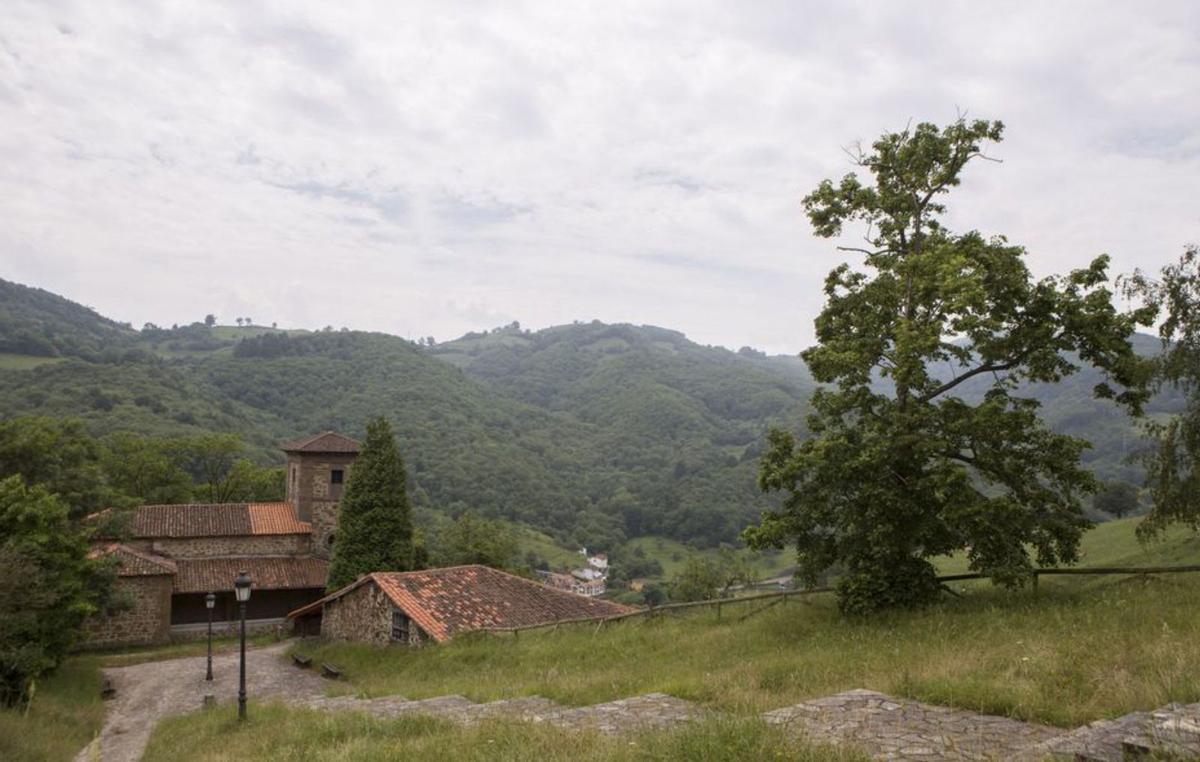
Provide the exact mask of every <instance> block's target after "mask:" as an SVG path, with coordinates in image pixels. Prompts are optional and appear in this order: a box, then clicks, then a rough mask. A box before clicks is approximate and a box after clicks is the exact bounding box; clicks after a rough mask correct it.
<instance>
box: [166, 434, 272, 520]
mask: <svg viewBox="0 0 1200 762" xmlns="http://www.w3.org/2000/svg"><path fill="white" fill-rule="evenodd" d="M164 449H165V450H166V452H167V453H168V454H169V456H170V457H171V459H172V460H173V461H174V462H175V463H176V464H177V466H178V467H179V468H180V469H181V470H182V471H184V472H185V473H187V474H189V475H191V477H192V478H193V479H194V480H195V481H196V483H197V486H196V488H195V490H194V493H195V495H196V499H197V500H198V501H201V502H206V503H235V502H249V501H259V500H282V499H283V494H284V473H283V469H282V468H260V467H258V466H256V465H254V464H253V463H251V462H250V461H249V460H247V459H245V458H243V457H241V454H242V453H243V452H244V450H245V446H244V445H243V444H242V441H241V440H240V439H239V438H237V437H236V436H233V435H232V434H202V435H197V436H191V437H181V438H178V439H173V440H167V441H166V442H164Z"/></svg>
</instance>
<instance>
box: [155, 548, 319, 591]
mask: <svg viewBox="0 0 1200 762" xmlns="http://www.w3.org/2000/svg"><path fill="white" fill-rule="evenodd" d="M175 564H176V566H177V567H178V568H179V574H178V575H177V576H176V577H175V592H177V593H207V592H210V591H213V590H228V589H232V588H233V580H234V578H235V577H237V575H238V573H239V572H242V571H245V572H247V573H248V574H249V575H250V579H251V581H252V582H253V584H254V589H255V590H294V589H301V588H315V587H325V578H326V576H327V575H328V572H329V563H328V562H327V561H322V560H321V559H319V558H309V557H294V556H287V557H284V556H280V557H269V556H260V557H247V558H199V559H194V560H183V559H181V560H179V561H176V562H175Z"/></svg>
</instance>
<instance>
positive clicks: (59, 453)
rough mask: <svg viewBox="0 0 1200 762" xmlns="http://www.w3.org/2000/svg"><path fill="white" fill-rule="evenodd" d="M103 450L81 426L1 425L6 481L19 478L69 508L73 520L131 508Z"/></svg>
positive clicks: (0, 468) (49, 421)
mask: <svg viewBox="0 0 1200 762" xmlns="http://www.w3.org/2000/svg"><path fill="white" fill-rule="evenodd" d="M101 455H102V451H101V448H100V447H99V445H98V444H97V443H96V440H94V439H93V438H92V437H91V436H90V435H89V434H88V433H87V431H86V430H85V429H84V427H83V423H82V422H80V421H77V420H71V419H67V420H56V419H53V418H45V417H41V416H30V417H24V418H12V419H10V420H7V421H3V422H0V478H3V477H7V476H11V475H14V474H19V475H20V476H21V477H22V478H23V479H24V480H25V483H26V484H30V485H33V484H40V485H42V486H43V487H45V488H46V489H47V490H48V491H50V492H52V493H54V494H56V495H58V496H59V498H61V499H62V501H63V502H64V503H65V504H66V505H67V507H68V510H69V511H70V513H71V516H72V518H78V517H81V516H84V515H86V514H88V513H92V512H93V511H96V510H99V509H100V508H106V507H109V506H111V505H114V504H124V503H126V502H128V501H127V500H124V498H123V496H122V495H121V494H120V493H119V492H118V491H117V490H115V489H113V488H112V487H111V486H110V484H109V480H108V478H107V476H106V475H105V472H104V469H103V467H102V463H101Z"/></svg>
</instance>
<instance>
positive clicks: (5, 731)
mask: <svg viewBox="0 0 1200 762" xmlns="http://www.w3.org/2000/svg"><path fill="white" fill-rule="evenodd" d="M103 723H104V705H103V704H102V702H101V701H100V668H99V661H98V660H97V659H96V658H94V657H82V658H76V659H71V660H69V661H67V662H66V663H65V664H63V665H62V666H61V667H59V668H58V669H57V670H56V671H55V672H54V673H53V674H52V675H50V676H49V677H47V678H46V679H44V680H42V681H40V682H39V683H38V684H37V686H36V692H35V693H34V696H33V700H32V701H31V702H30V703H29V705H28V706H27V707H23V708H21V709H5V710H0V760H4V761H5V762H26V760H28V761H29V762H33V760H39V761H40V760H67V759H71V758H72V757H73V756H75V754H76V752H78V751H79V750H80V749H81V748H83V747H84V746H85V745H86V744H87V743H88V742H89V741H91V740H92V738H94V737H95V735H96V733H98V732H99V731H100V726H101V725H102V724H103Z"/></svg>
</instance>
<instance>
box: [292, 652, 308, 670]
mask: <svg viewBox="0 0 1200 762" xmlns="http://www.w3.org/2000/svg"><path fill="white" fill-rule="evenodd" d="M292 664H295V665H296V666H297V667H299V668H300V669H308V668H309V667H310V666H311V665H312V657H311V656H305V655H304V654H292Z"/></svg>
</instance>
